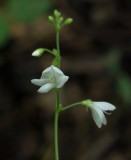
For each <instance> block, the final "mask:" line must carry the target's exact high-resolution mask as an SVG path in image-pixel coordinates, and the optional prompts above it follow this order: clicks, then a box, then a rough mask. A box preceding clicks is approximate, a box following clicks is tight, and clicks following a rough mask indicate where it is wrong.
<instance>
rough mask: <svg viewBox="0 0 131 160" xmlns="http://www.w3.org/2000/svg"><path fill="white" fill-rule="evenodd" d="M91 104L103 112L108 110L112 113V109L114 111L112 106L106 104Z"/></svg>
mask: <svg viewBox="0 0 131 160" xmlns="http://www.w3.org/2000/svg"><path fill="white" fill-rule="evenodd" d="M93 103H94V104H95V106H97V107H99V108H100V109H101V110H103V111H108V110H109V111H113V110H114V109H116V107H115V106H114V105H112V104H111V103H108V102H93Z"/></svg>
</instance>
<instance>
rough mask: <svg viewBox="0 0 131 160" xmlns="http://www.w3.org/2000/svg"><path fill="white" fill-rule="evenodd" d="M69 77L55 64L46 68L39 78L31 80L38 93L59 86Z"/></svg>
mask: <svg viewBox="0 0 131 160" xmlns="http://www.w3.org/2000/svg"><path fill="white" fill-rule="evenodd" d="M68 79H69V77H68V76H65V75H64V73H63V72H62V71H61V70H60V69H58V68H57V67H55V66H53V65H52V66H50V67H48V68H46V69H45V70H44V71H43V72H42V75H41V78H40V79H32V80H31V82H32V83H33V84H35V85H37V86H40V88H39V89H38V92H39V93H47V92H49V91H50V90H52V89H54V88H61V87H63V85H64V84H65V83H66V82H67V81H68Z"/></svg>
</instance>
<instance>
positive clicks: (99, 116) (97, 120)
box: [90, 104, 107, 128]
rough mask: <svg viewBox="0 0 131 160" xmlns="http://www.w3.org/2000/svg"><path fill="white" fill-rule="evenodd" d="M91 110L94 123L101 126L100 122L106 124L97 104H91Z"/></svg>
mask: <svg viewBox="0 0 131 160" xmlns="http://www.w3.org/2000/svg"><path fill="white" fill-rule="evenodd" d="M90 109H91V111H92V116H93V119H94V121H95V123H96V125H97V126H98V127H99V128H101V126H102V124H104V125H106V124H107V120H106V117H105V115H104V113H103V111H102V110H101V109H100V108H98V107H97V106H95V105H94V104H93V106H92V107H90Z"/></svg>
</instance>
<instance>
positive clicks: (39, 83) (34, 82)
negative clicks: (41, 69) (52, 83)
mask: <svg viewBox="0 0 131 160" xmlns="http://www.w3.org/2000/svg"><path fill="white" fill-rule="evenodd" d="M31 83H33V84H35V85H37V86H42V85H44V84H45V83H47V81H46V80H45V79H32V80H31Z"/></svg>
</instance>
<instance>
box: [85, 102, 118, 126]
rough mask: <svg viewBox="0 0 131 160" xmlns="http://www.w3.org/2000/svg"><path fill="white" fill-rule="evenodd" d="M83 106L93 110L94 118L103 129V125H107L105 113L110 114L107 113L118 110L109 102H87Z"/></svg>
mask: <svg viewBox="0 0 131 160" xmlns="http://www.w3.org/2000/svg"><path fill="white" fill-rule="evenodd" d="M82 104H83V105H85V106H86V107H88V108H89V109H90V110H91V113H92V117H93V119H94V121H95V123H96V125H97V126H98V127H99V128H101V126H102V124H104V125H106V124H107V120H106V117H105V115H104V113H106V114H110V113H108V112H107V111H113V110H115V109H116V107H115V106H114V105H112V104H110V103H108V102H94V101H91V100H85V101H83V102H82Z"/></svg>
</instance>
